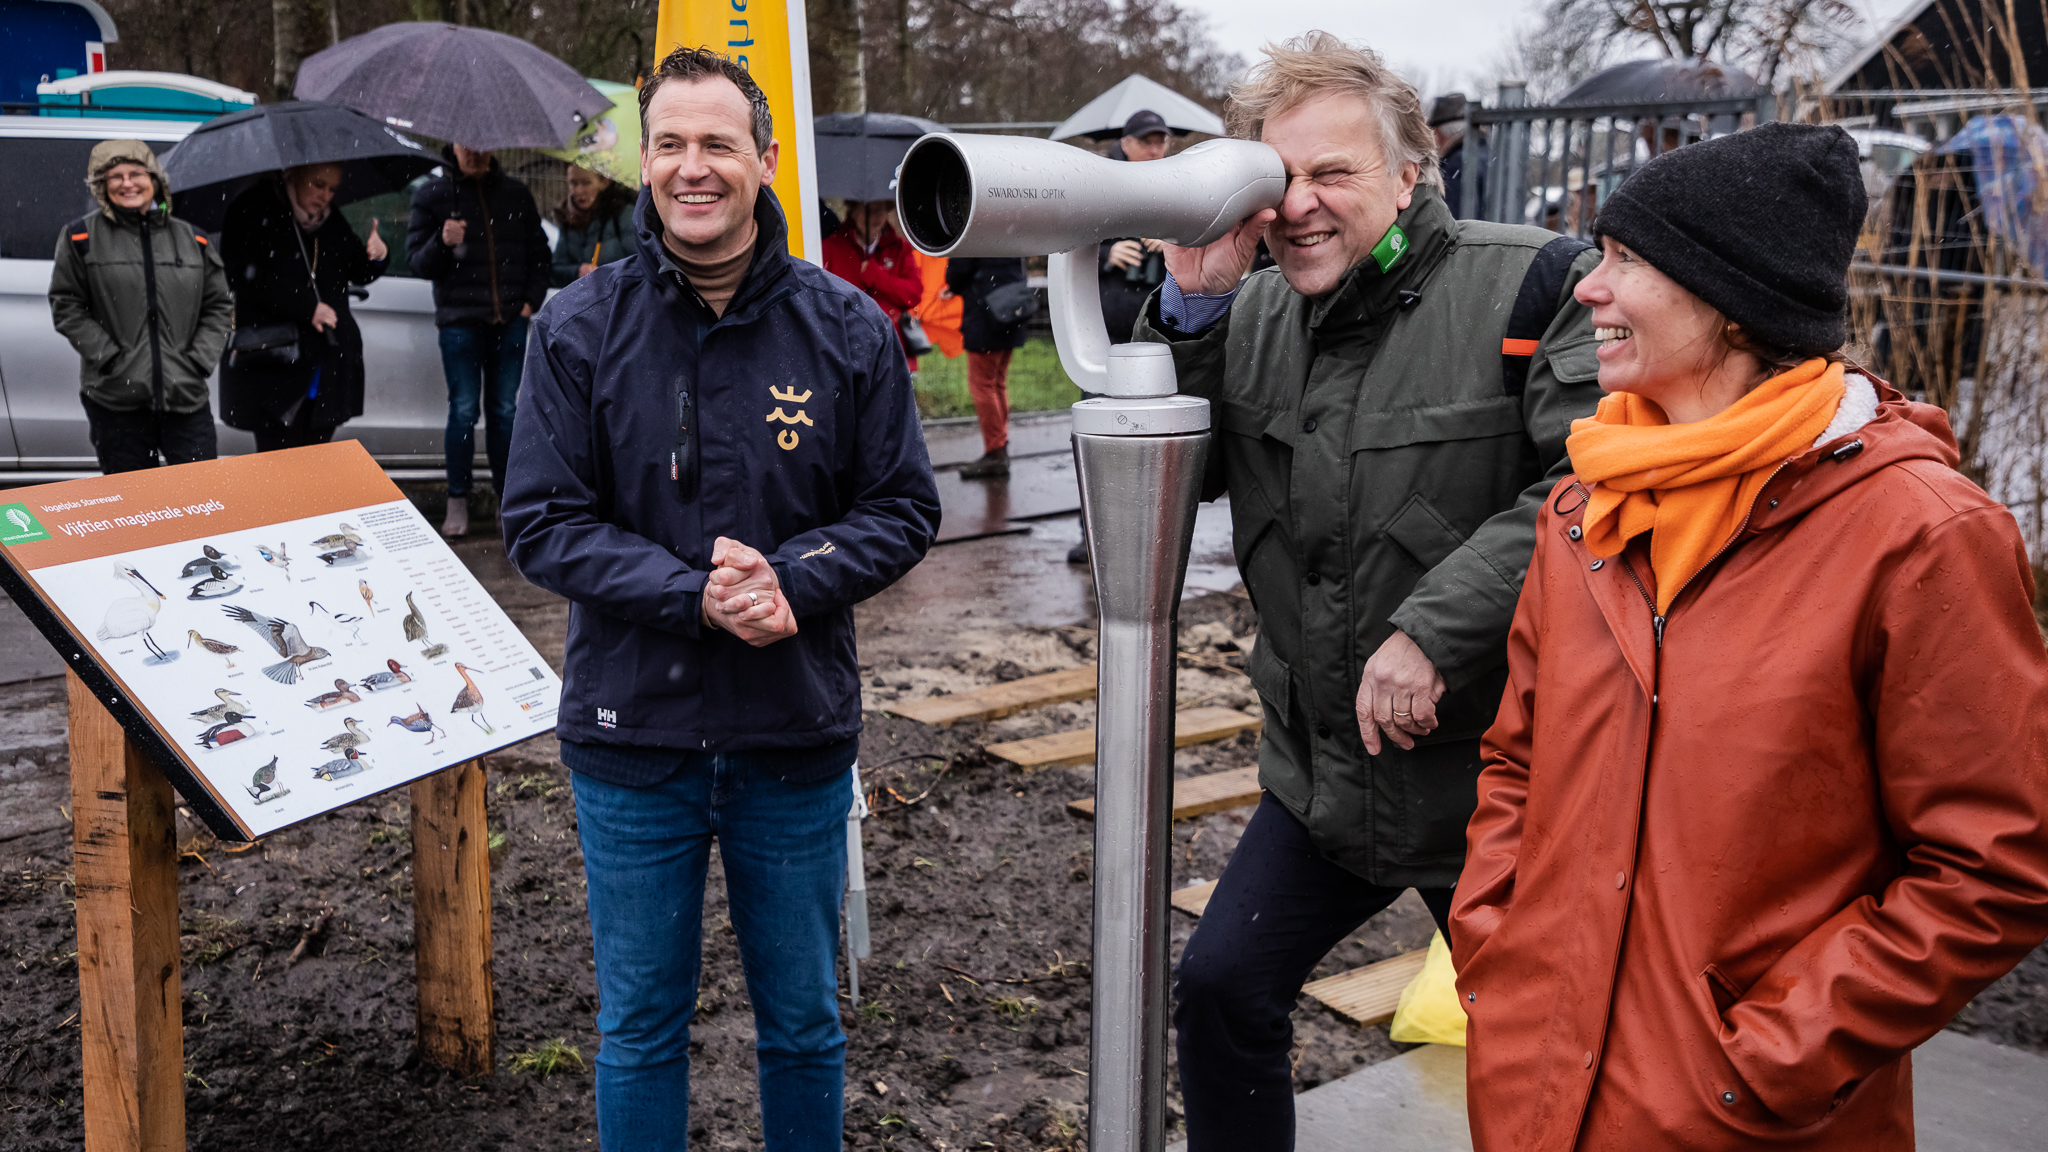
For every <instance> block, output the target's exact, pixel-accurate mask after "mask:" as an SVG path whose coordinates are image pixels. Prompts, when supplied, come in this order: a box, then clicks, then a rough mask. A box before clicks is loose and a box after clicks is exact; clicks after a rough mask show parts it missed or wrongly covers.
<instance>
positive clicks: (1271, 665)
mask: <svg viewBox="0 0 2048 1152" xmlns="http://www.w3.org/2000/svg"><path fill="white" fill-rule="evenodd" d="M1244 674H1245V676H1246V677H1247V678H1249V679H1250V680H1251V682H1252V689H1253V690H1254V691H1256V692H1257V693H1258V694H1259V697H1260V699H1262V700H1264V701H1265V702H1266V707H1267V708H1269V709H1272V711H1271V712H1269V713H1268V716H1269V717H1270V718H1271V719H1272V720H1273V721H1275V722H1277V723H1281V724H1286V723H1288V722H1289V721H1288V717H1289V716H1291V715H1293V706H1294V670H1293V669H1292V668H1289V667H1288V666H1287V662H1286V661H1284V660H1282V659H1280V657H1279V656H1277V655H1275V654H1274V652H1273V641H1272V640H1270V639H1268V638H1267V637H1265V636H1260V637H1259V639H1258V642H1257V643H1255V644H1253V645H1252V654H1251V658H1250V659H1249V660H1246V661H1245V662H1244Z"/></svg>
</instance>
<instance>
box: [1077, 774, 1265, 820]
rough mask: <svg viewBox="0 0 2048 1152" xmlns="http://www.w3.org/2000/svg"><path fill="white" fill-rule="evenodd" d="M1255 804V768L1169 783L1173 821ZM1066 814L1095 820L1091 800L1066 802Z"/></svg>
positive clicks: (1257, 798)
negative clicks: (1170, 786) (1171, 793)
mask: <svg viewBox="0 0 2048 1152" xmlns="http://www.w3.org/2000/svg"><path fill="white" fill-rule="evenodd" d="M1258 802H1259V770H1258V769H1257V768H1255V767H1254V768H1233V769H1231V770H1230V771H1228V772H1211V773H1209V774H1208V775H1207V776H1190V777H1188V778H1187V779H1185V780H1175V781H1174V782H1173V818H1174V819H1175V820H1186V819H1189V818H1190V817H1194V816H1207V815H1208V814H1209V813H1211V812H1221V811H1223V810H1224V809H1226V808H1242V807H1244V806H1245V805H1247V804H1257V803H1258ZM1067 811H1069V812H1072V813H1073V814H1074V815H1076V816H1081V817H1084V818H1086V819H1089V820H1093V819H1095V798H1094V797H1092V796H1091V797H1089V798H1088V799H1086V800H1069V801H1067Z"/></svg>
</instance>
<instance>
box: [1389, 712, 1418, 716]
mask: <svg viewBox="0 0 2048 1152" xmlns="http://www.w3.org/2000/svg"><path fill="white" fill-rule="evenodd" d="M1394 715H1396V716H1413V715H1415V713H1413V712H1396V713H1394Z"/></svg>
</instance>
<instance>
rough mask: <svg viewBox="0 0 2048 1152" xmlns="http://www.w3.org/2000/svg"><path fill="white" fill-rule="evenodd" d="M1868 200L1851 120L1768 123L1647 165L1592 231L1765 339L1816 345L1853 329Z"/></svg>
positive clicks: (1818, 348) (1836, 340)
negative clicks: (1849, 317)
mask: <svg viewBox="0 0 2048 1152" xmlns="http://www.w3.org/2000/svg"><path fill="white" fill-rule="evenodd" d="M1867 206H1868V198H1867V196H1866V195H1865V193H1864V191H1863V174H1862V172H1861V170H1860V169H1859V168H1858V167H1857V163H1856V141H1855V140H1853V139H1851V138H1850V136H1849V134H1848V133H1847V132H1844V131H1842V130H1841V129H1840V128H1836V127H1833V126H1829V127H1817V126H1814V125H1808V124H1765V125H1763V126H1761V127H1758V128H1755V129H1753V130H1751V131H1748V132H1737V133H1735V134H1734V135H1731V136H1722V137H1718V138H1716V139H1713V140H1704V141H1701V142H1700V143H1698V144H1691V145H1688V146H1686V147H1683V148H1677V149H1673V150H1672V151H1670V152H1666V153H1664V154H1663V155H1661V156H1658V157H1657V158H1656V159H1654V160H1651V161H1650V162H1649V163H1648V164H1645V165H1643V167H1642V168H1641V169H1640V170H1638V171H1637V172H1636V173H1635V175H1633V176H1631V177H1629V179H1628V181H1627V183H1624V184H1623V185H1622V186H1621V187H1620V188H1617V189H1615V191H1614V192H1613V193H1611V194H1610V195H1609V196H1608V197H1607V203H1605V204H1603V205H1601V207H1600V217H1599V219H1597V220H1595V221H1594V222H1593V232H1594V234H1595V235H1599V236H1612V237H1613V238H1614V239H1615V240H1616V241H1618V242H1620V243H1622V244H1625V245H1627V246H1628V247H1629V248H1630V249H1631V250H1632V251H1634V252H1635V253H1636V255H1638V256H1640V257H1642V258H1643V259H1644V260H1646V261H1648V262H1649V264H1650V266H1651V267H1653V268H1655V269H1657V270H1658V271H1659V272H1662V273H1664V274H1665V275H1666V276H1669V277H1671V278H1672V279H1673V280H1676V281H1677V282H1678V283H1679V284H1680V285H1681V286H1683V287H1684V288H1685V289H1686V290H1687V291H1689V292H1691V293H1692V294H1693V295H1695V296H1698V297H1699V298H1700V299H1702V300H1705V301H1706V302H1707V303H1709V304H1711V305H1713V306H1714V307H1715V308H1716V309H1719V310H1720V312H1721V314H1722V315H1723V316H1726V317H1727V318H1728V319H1730V320H1732V321H1734V322H1735V323H1736V324H1739V325H1741V327H1742V329H1743V331H1745V332H1747V333H1748V334H1749V335H1751V336H1753V337H1755V338H1756V339H1757V340H1759V341H1761V342H1763V343H1765V344H1771V345H1776V346H1778V347H1781V348H1785V349H1787V350H1789V351H1792V352H1796V353H1799V354H1802V355H1807V356H1818V355H1822V354H1824V353H1828V352H1833V351H1834V350H1836V349H1837V348H1840V347H1841V346H1842V344H1843V342H1844V341H1845V340H1846V339H1847V336H1848V332H1847V328H1846V326H1845V325H1844V323H1843V316H1842V314H1843V310H1844V308H1845V307H1846V306H1847V304H1848V299H1849V291H1848V283H1847V281H1848V274H1849V259H1850V257H1851V256H1852V255H1854V254H1855V251H1856V236H1857V233H1858V232H1860V231H1861V230H1862V227H1863V216H1864V211H1865V209H1866V207H1867Z"/></svg>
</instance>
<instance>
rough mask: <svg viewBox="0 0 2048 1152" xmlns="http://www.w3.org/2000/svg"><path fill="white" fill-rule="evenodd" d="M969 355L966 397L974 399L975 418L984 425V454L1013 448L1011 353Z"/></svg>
mask: <svg viewBox="0 0 2048 1152" xmlns="http://www.w3.org/2000/svg"><path fill="white" fill-rule="evenodd" d="M1011 351H1012V349H1009V348H1005V349H1003V350H1002V351H1000V352H969V353H968V354H967V394H968V395H969V396H971V397H973V398H974V418H975V419H976V420H979V421H980V422H981V447H982V450H983V451H985V452H993V451H995V450H996V449H998V448H1007V447H1009V446H1010V353H1011Z"/></svg>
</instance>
